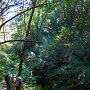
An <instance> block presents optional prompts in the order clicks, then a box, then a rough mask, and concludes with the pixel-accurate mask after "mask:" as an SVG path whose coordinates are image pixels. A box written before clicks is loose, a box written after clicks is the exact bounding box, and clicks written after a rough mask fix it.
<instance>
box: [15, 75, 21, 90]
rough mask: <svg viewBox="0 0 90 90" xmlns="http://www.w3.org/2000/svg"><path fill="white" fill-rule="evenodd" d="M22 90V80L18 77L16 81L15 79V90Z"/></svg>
mask: <svg viewBox="0 0 90 90" xmlns="http://www.w3.org/2000/svg"><path fill="white" fill-rule="evenodd" d="M21 88H22V79H21V77H20V76H19V77H18V78H17V79H16V90H21Z"/></svg>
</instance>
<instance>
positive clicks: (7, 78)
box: [5, 73, 11, 90]
mask: <svg viewBox="0 0 90 90" xmlns="http://www.w3.org/2000/svg"><path fill="white" fill-rule="evenodd" d="M10 78H11V74H9V73H8V74H6V75H5V81H6V85H7V90H11V85H10Z"/></svg>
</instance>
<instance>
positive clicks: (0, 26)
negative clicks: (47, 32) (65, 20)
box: [0, 1, 59, 30]
mask: <svg viewBox="0 0 90 90" xmlns="http://www.w3.org/2000/svg"><path fill="white" fill-rule="evenodd" d="M58 2H59V1H55V2H52V3H58ZM52 3H43V4H40V5H37V6H35V7H31V8H28V9H26V10H24V11H22V12H20V13H18V14H17V15H15V16H13V17H12V18H10V19H9V20H7V21H6V22H4V23H2V24H1V25H0V30H1V28H2V26H3V25H5V24H6V23H8V22H9V21H11V20H12V19H14V18H15V17H17V16H19V15H21V14H23V13H25V12H27V11H29V10H31V9H33V8H38V7H41V6H45V5H47V4H52Z"/></svg>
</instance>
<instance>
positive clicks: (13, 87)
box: [11, 74, 16, 90]
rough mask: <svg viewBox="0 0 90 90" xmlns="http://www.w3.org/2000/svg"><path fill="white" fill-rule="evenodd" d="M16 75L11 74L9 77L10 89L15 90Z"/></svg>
mask: <svg viewBox="0 0 90 90" xmlns="http://www.w3.org/2000/svg"><path fill="white" fill-rule="evenodd" d="M15 83H16V76H15V75H14V74H13V75H12V78H11V90H15Z"/></svg>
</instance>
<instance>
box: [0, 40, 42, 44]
mask: <svg viewBox="0 0 90 90" xmlns="http://www.w3.org/2000/svg"><path fill="white" fill-rule="evenodd" d="M8 42H34V41H33V40H30V41H29V40H8V41H4V42H0V45H2V44H4V43H8ZM35 42H36V43H41V42H40V41H35Z"/></svg>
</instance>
